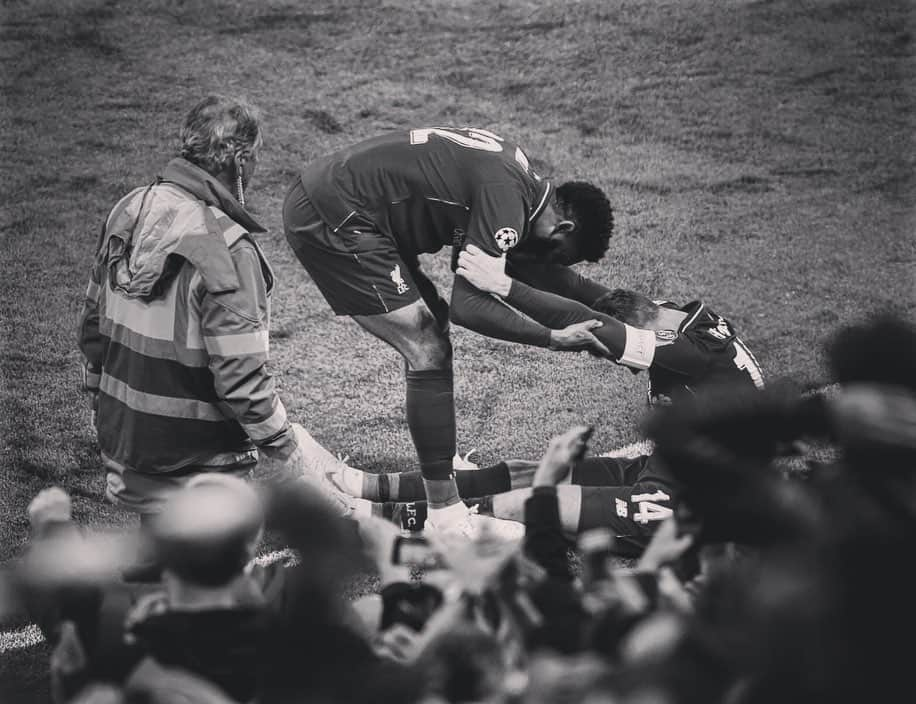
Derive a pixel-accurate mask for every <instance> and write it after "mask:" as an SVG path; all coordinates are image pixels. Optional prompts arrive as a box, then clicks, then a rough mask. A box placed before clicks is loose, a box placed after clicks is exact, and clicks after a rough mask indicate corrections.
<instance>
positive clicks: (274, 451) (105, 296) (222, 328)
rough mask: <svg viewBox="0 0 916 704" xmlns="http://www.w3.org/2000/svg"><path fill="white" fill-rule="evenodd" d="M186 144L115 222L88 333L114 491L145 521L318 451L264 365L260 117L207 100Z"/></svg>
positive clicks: (98, 421) (194, 115)
mask: <svg viewBox="0 0 916 704" xmlns="http://www.w3.org/2000/svg"><path fill="white" fill-rule="evenodd" d="M180 136H181V146H180V156H179V157H177V158H175V159H173V160H172V161H170V162H169V163H168V165H167V166H166V167H165V168H164V169H163V171H162V172H161V175H159V176H158V177H157V178H156V180H155V181H154V182H153V183H152V184H150V185H147V186H142V187H140V188H137V189H135V190H134V191H132V192H131V193H129V194H128V195H127V196H125V197H124V198H122V199H121V200H120V201H119V202H118V203H117V204H116V205H115V207H114V208H113V209H112V211H111V213H110V214H109V216H108V218H107V220H106V221H105V225H104V227H103V230H102V233H101V237H100V239H99V244H98V250H97V253H96V259H95V264H94V266H93V270H92V276H91V279H90V282H89V289H88V291H87V294H86V302H85V305H84V308H83V313H82V318H81V321H80V326H79V346H80V349H81V350H82V352H83V354H84V356H85V377H84V379H85V388H86V390H87V391H89V392H90V393H91V394H92V398H93V409H94V411H95V412H94V421H95V426H96V429H97V431H98V442H99V447H100V449H101V455H102V463H103V465H104V467H105V470H106V472H107V475H108V479H107V487H106V496H107V497H108V498H109V500H111V501H113V502H115V503H117V504H120V505H121V506H124V507H126V508H128V509H129V510H132V511H135V512H138V513H140V514H141V518H143V517H148V516H150V515H152V514H155V513H156V512H157V511H158V510H159V508H160V506H161V504H162V501H163V500H164V498H165V495H166V493H167V492H168V491H170V490H174V489H176V488H178V487H180V486H182V485H183V484H184V483H186V482H187V481H188V480H189V479H190V478H191V477H193V476H194V475H196V474H199V473H202V472H220V473H224V474H230V475H236V476H247V475H248V474H249V473H250V472H251V471H252V470H253V469H254V468H255V466H256V465H259V473H263V474H264V475H267V476H272V475H289V476H296V475H298V474H300V473H301V469H302V459H301V456H302V453H301V450H299V445H300V441H301V440H302V439H303V438H304V439H305V440H307V441H309V442H312V443H314V441H313V440H312V439H311V437H310V436H309V435H308V433H305V432H304V431H302V432H299V433H294V432H293V430H292V428H291V426H290V423H289V422H288V420H287V417H286V409H285V408H284V406H283V403H282V401H281V400H280V398H279V396H278V395H277V391H276V388H275V385H274V381H273V379H272V378H271V375H270V374H269V373H268V371H267V368H266V363H267V361H268V331H269V319H270V297H271V292H272V290H273V287H274V276H273V273H272V272H271V268H270V266H269V264H268V263H267V260H266V259H265V258H264V254H263V252H262V251H261V249H260V247H259V246H258V244H257V242H256V241H255V240H254V237H253V234H254V233H261V232H264V228H263V227H262V226H261V225H260V224H259V223H258V222H256V221H255V220H254V218H253V217H252V216H251V214H250V213H249V212H248V211H247V210H245V192H246V189H247V188H248V186H249V184H250V183H251V179H252V177H253V175H254V173H255V168H256V166H257V163H258V152H259V150H260V147H261V143H262V134H261V125H260V122H259V118H258V113H257V111H256V110H255V109H254V108H253V107H251V106H250V105H247V104H246V103H244V102H242V101H240V100H236V99H234V98H228V97H223V96H210V97H207V98H205V99H204V100H202V101H201V102H200V103H198V104H197V105H195V106H194V107H193V108H192V109H191V111H190V112H189V113H188V114H187V117H186V118H185V121H184V124H183V125H182V127H181V135H180ZM297 435H298V437H299V440H297ZM312 454H315V453H314V452H313V453H312ZM144 522H146V521H145V520H144Z"/></svg>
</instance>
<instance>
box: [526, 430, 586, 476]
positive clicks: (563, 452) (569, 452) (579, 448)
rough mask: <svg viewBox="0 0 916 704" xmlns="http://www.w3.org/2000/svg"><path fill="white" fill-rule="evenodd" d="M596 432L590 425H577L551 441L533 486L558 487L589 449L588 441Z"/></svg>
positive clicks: (536, 471)
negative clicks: (573, 465)
mask: <svg viewBox="0 0 916 704" xmlns="http://www.w3.org/2000/svg"><path fill="white" fill-rule="evenodd" d="M592 432H594V428H592V427H591V426H589V425H577V426H575V427H573V428H570V429H569V430H567V431H566V432H565V433H563V434H561V435H557V436H556V437H554V438H553V439H551V441H550V444H549V445H548V446H547V451H546V452H545V453H544V456H543V457H541V462H540V464H539V465H538V468H537V470H535V472H534V480H533V481H532V483H531V486H556V485H557V484H559V483H560V482H561V481H562V480H563V479H564V478H565V477H566V475H567V474H568V473H569V469H570V467H571V466H572V464H573V463H574V462H578V461H579V460H581V459H582V457H583V456H584V455H585V451H586V450H587V449H588V440H589V438H590V437H591V435H592Z"/></svg>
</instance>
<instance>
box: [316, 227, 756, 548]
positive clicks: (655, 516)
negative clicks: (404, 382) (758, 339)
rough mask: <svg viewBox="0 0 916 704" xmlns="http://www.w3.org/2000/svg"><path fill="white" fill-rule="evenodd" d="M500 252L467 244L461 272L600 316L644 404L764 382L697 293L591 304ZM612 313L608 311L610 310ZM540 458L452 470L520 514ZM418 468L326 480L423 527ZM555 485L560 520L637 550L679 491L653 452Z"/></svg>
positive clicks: (545, 315)
mask: <svg viewBox="0 0 916 704" xmlns="http://www.w3.org/2000/svg"><path fill="white" fill-rule="evenodd" d="M505 269H506V261H505V259H503V258H502V257H490V256H488V255H486V254H484V253H483V252H482V251H481V250H480V249H479V248H476V247H474V246H473V245H472V246H469V247H468V248H467V250H466V251H465V252H462V253H461V255H460V257H459V268H458V271H457V273H458V275H459V276H460V277H462V278H466V279H467V280H469V281H471V282H472V283H473V284H474V285H475V286H476V287H477V288H478V289H480V290H483V291H488V292H491V293H493V294H495V295H499V296H501V297H502V298H504V299H505V300H506V301H507V302H508V303H510V304H511V305H513V306H514V307H516V308H518V309H519V310H521V311H522V312H524V313H526V314H528V315H530V316H532V317H533V318H535V319H537V320H539V321H540V322H542V323H543V324H545V325H551V326H553V325H569V324H573V323H575V322H577V321H581V320H590V319H594V318H597V319H598V320H600V321H601V322H602V323H603V324H602V325H601V327H600V328H597V329H595V335H596V336H597V337H598V339H600V340H601V342H602V343H604V345H605V346H606V347H607V349H608V350H609V353H610V358H611V359H612V360H613V361H614V362H616V363H617V364H620V365H622V366H626V367H629V368H630V369H631V370H632V371H634V372H639V371H641V370H643V369H648V376H649V380H648V397H649V403H650V404H651V405H654V404H669V403H672V402H675V403H676V402H677V399H678V398H683V397H684V396H685V395H692V394H694V393H695V391H696V390H698V389H699V388H701V387H703V386H706V385H709V384H713V383H715V384H722V385H729V386H730V387H734V388H758V389H759V388H762V387H763V374H762V372H761V370H760V367H759V365H758V364H757V361H756V360H755V359H754V357H753V355H752V354H751V352H750V351H749V350H748V349H747V347H746V346H745V344H744V343H743V342H742V341H741V340H740V339H739V338H738V337H737V335H736V334H735V332H734V329H733V328H732V325H731V323H730V322H729V321H728V320H726V319H725V318H723V317H721V316H719V315H717V314H716V313H714V312H713V311H711V310H710V309H709V308H708V307H707V306H706V305H705V304H703V303H702V302H700V301H694V302H691V303H688V304H687V305H685V306H682V307H677V306H675V304H673V303H668V302H663V303H657V302H655V301H652V300H651V299H649V298H647V297H646V296H643V295H642V294H639V293H637V292H635V291H628V290H624V289H615V290H614V291H611V292H609V293H607V294H605V295H603V296H601V297H600V298H599V299H598V300H597V301H595V302H594V303H593V304H592V306H591V307H588V306H584V305H582V304H580V303H578V302H576V301H572V300H569V299H565V298H562V297H560V296H556V295H552V294H550V293H545V292H543V291H539V290H536V289H533V288H532V287H530V286H527V285H526V284H524V283H523V282H521V281H518V280H515V279H512V278H510V277H509V276H508V275H507V274H506V272H505ZM612 316H613V317H612ZM536 467H537V463H535V462H530V461H527V460H507V461H505V462H500V463H498V464H496V465H493V466H491V467H484V468H481V469H480V470H476V471H457V472H456V480H457V486H458V489H459V493H460V495H461V497H462V498H463V499H466V500H469V501H473V502H476V503H477V505H478V510H479V511H480V512H481V513H484V514H490V515H493V516H495V517H498V518H502V519H511V520H515V521H521V520H522V519H523V517H524V503H525V500H526V499H527V498H528V496H529V495H530V491H529V490H528V488H529V487H530V486H531V479H532V476H533V473H534V469H535V468H536ZM418 475H419V473H417V472H401V473H396V474H372V473H369V472H362V471H360V470H356V469H346V470H343V471H341V472H338V473H337V474H336V475H334V476H333V477H332V481H333V482H334V483H335V484H336V485H337V486H338V487H339V488H341V489H342V490H343V491H345V492H346V493H348V494H350V495H353V496H356V497H360V498H362V499H366V500H368V501H371V502H376V505H374V506H372V507H369V506H368V505H364V506H363V510H367V511H368V510H371V511H373V512H374V513H375V514H377V515H384V516H386V517H389V518H392V519H394V520H396V521H398V522H400V523H401V525H402V526H403V527H404V528H409V529H418V528H420V527H422V525H423V520H424V516H425V506H424V505H423V503H422V502H420V501H418V500H419V499H422V498H423V496H422V493H421V492H420V490H419V478H418ZM566 483H568V484H570V486H560V487H558V498H559V506H560V519H561V523H562V525H563V527H564V529H565V530H566V531H567V532H568V533H570V534H576V533H579V532H581V531H584V530H588V529H591V528H597V527H610V528H611V529H612V530H614V531H615V534H616V535H617V536H618V537H619V538H622V539H623V540H620V541H618V543H621V544H623V543H627V542H629V543H630V544H631V545H633V546H634V547H635V548H636V549H637V550H638V549H639V548H640V547H641V546H642V545H644V544H645V542H646V541H647V540H648V538H649V537H650V536H651V534H652V532H653V531H654V529H655V527H656V526H657V524H658V522H659V521H661V520H662V519H664V518H665V517H667V516H668V515H670V514H671V509H672V508H673V506H674V503H675V501H676V499H677V494H678V489H677V486H676V484H675V483H674V480H673V479H672V477H671V476H670V473H669V472H668V471H667V470H666V469H665V467H664V466H663V465H662V464H661V462H660V461H659V460H657V459H655V458H653V456H652V455H642V456H639V457H635V458H632V459H624V458H614V457H589V458H586V459H584V460H582V461H581V462H579V463H577V464H576V465H575V466H574V467H573V468H572V470H571V472H570V474H569V475H568V477H567V478H566Z"/></svg>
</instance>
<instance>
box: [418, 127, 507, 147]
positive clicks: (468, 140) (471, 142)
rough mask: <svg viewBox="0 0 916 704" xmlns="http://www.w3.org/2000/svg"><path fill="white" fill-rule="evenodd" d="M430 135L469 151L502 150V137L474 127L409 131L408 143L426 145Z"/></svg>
mask: <svg viewBox="0 0 916 704" xmlns="http://www.w3.org/2000/svg"><path fill="white" fill-rule="evenodd" d="M431 134H434V135H436V136H437V137H442V139H447V140H448V141H450V142H454V143H455V144H460V145H461V146H462V147H468V148H469V149H480V150H483V151H485V152H501V151H502V150H503V145H502V144H501V142H502V141H503V140H502V137H500V136H499V135H495V134H493V133H492V132H488V131H487V130H480V129H477V128H476V127H468V128H465V129H462V130H446V129H442V128H440V127H430V128H426V129H422V130H410V143H411V144H426V143H427V142H428V141H429V135H431Z"/></svg>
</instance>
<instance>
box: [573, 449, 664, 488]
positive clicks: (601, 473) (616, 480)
mask: <svg viewBox="0 0 916 704" xmlns="http://www.w3.org/2000/svg"><path fill="white" fill-rule="evenodd" d="M650 457H651V455H640V456H639V457H634V458H624V457H586V458H585V459H583V460H582V461H581V462H577V463H576V464H575V466H574V467H573V468H572V471H571V472H570V475H569V476H570V483H571V484H577V485H579V486H632V485H633V484H636V483H637V482H638V481H639V478H640V476H641V475H642V473H643V472H644V470H645V468H646V465H647V463H648V461H649V458H650Z"/></svg>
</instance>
